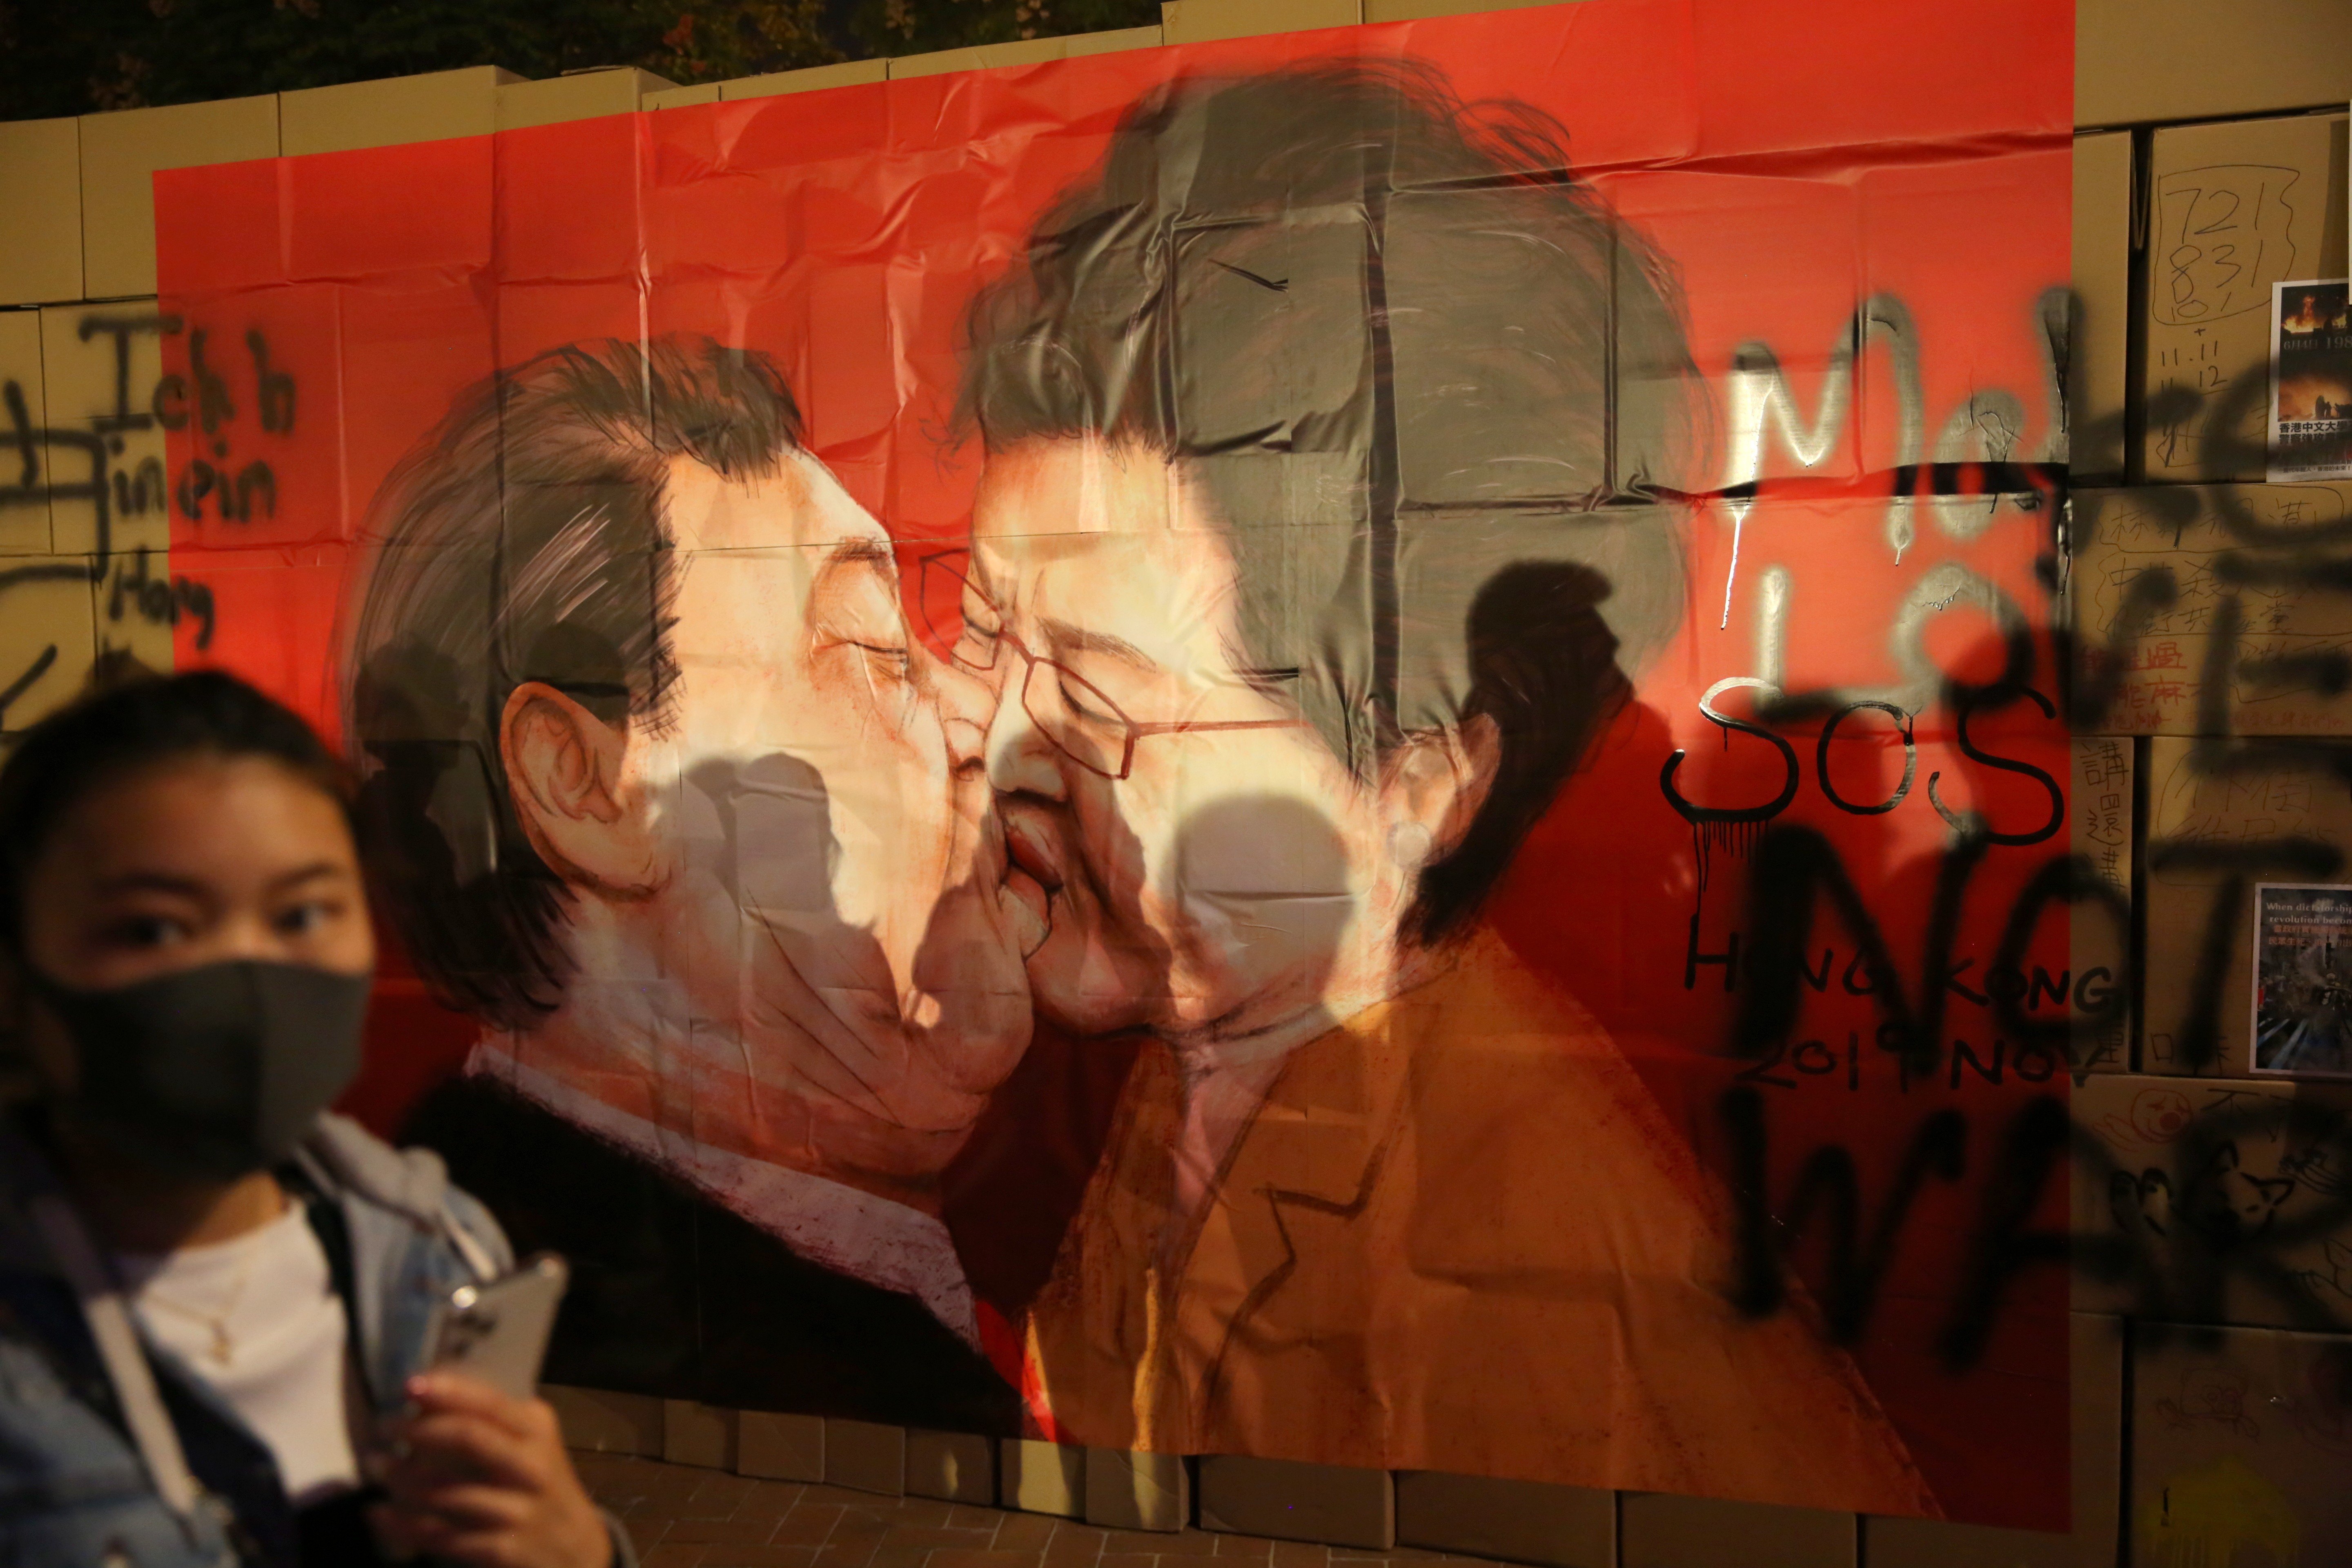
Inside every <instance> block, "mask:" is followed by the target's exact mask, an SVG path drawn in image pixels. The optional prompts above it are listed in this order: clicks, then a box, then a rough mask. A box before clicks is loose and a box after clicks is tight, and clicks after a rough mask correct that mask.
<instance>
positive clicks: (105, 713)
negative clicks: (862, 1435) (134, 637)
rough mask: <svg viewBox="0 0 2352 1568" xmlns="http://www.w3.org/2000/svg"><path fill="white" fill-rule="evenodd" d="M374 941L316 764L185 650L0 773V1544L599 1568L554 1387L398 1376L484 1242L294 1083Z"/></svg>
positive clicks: (308, 750) (471, 1207) (488, 1246)
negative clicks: (192, 663) (175, 672)
mask: <svg viewBox="0 0 2352 1568" xmlns="http://www.w3.org/2000/svg"><path fill="white" fill-rule="evenodd" d="M374 962H375V942H374V937H373V933H372V931H371V930H370V928H369V924H368V914H367V901H366V897H365V893H364V890H363V889H362V883H361V877H360V868H359V860H358V856H357V853H356V851H355V849H354V847H353V842H352V830H351V825H350V819H349V816H348V815H347V812H346V806H345V795H344V792H343V784H342V775H341V772H340V771H339V769H338V768H337V766H336V764H335V763H334V760H333V759H332V757H331V756H330V755H329V753H328V752H327V751H326V748H325V747H324V746H323V745H322V744H321V743H320V741H319V739H318V737H317V736H316V735H314V734H313V733H312V732H311V731H310V728H309V727H308V726H307V725H305V724H304V723H303V721H301V720H300V719H299V718H297V717H296V716H295V715H294V714H293V713H291V712H289V711H288V710H286V709H284V708H281V707H279V706H278V704H277V703H275V702H273V701H271V700H269V699H268V698H266V697H264V696H262V695H261V694H260V693H258V692H257V691H255V690H254V689H251V688H250V687H247V686H246V685H244V684H243V683H242V682H240V681H238V680H236V679H234V678H232V677H229V676H226V675H222V674H218V673H213V672H205V673H197V674H190V675H182V676H176V677H173V678H169V679H161V678H153V677H149V678H144V679H137V680H133V681H130V682H127V683H122V684H119V685H116V686H114V687H113V688H111V689H107V690H104V691H101V692H100V693H99V694H98V695H95V696H92V697H89V698H87V699H85V700H82V701H81V702H79V703H77V704H75V705H74V706H73V707H71V708H68V709H67V710H63V711H61V712H58V713H57V714H54V715H52V716H51V717H49V718H48V719H47V720H45V721H42V722H41V723H39V724H38V725H37V726H35V727H34V728H33V729H32V730H31V731H27V732H26V734H25V735H24V736H23V737H22V738H21V739H20V740H19V741H18V742H17V743H16V749H15V751H14V752H13V753H12V754H11V755H10V756H9V757H8V759H7V762H6V763H5V766H0V1039H5V1040H6V1041H7V1042H8V1044H9V1045H10V1046H11V1047H13V1049H14V1051H15V1052H16V1054H17V1055H19V1056H20V1057H21V1058H23V1059H24V1060H25V1061H26V1063H27V1064H28V1065H29V1066H30V1068H31V1069H32V1073H33V1077H34V1080H35V1083H36V1085H37V1093H36V1095H35V1096H34V1098H33V1099H32V1100H31V1101H30V1102H29V1103H28V1104H24V1105H20V1106H17V1107H16V1108H14V1110H13V1113H9V1114H0V1541H5V1542H6V1545H7V1551H6V1552H5V1553H0V1555H5V1556H6V1557H7V1560H8V1562H10V1563H22V1564H26V1565H27V1568H49V1565H51V1564H56V1565H58V1568H66V1565H68V1564H71V1565H73V1568H85V1565H91V1564H106V1565H109V1568H113V1565H116V1564H121V1565H124V1568H129V1565H131V1564H136V1565H138V1568H183V1565H188V1568H193V1565H195V1564H205V1565H208V1568H209V1565H214V1564H223V1565H226V1564H247V1565H266V1568H280V1565H290V1564H295V1563H305V1564H335V1565H338V1568H340V1565H342V1564H358V1565H362V1568H364V1565H365V1564H368V1563H381V1562H397V1561H402V1560H405V1559H407V1558H410V1557H413V1556H415V1555H418V1554H430V1555H431V1556H433V1557H435V1558H436V1559H440V1560H446V1561H452V1562H457V1563H470V1564H480V1565H483V1568H607V1565H608V1564H615V1563H628V1562H629V1561H630V1560H631V1553H630V1550H629V1547H628V1544H627V1537H626V1535H625V1533H624V1532H623V1531H621V1530H620V1528H619V1527H618V1526H617V1525H616V1524H614V1523H612V1522H611V1521H608V1520H606V1519H605V1518H604V1516H603V1515H601V1514H600V1513H599V1512H598V1511H597V1510H596V1508H595V1506H594V1505H593V1503H592V1502H591V1501H590V1500H589V1499H588V1496H587V1494H586V1493H585V1492H584V1491H583V1489H582V1488H581V1485H580V1481H579V1479H578V1477H577V1476H576V1475H575V1474H574V1473H573V1471H572V1464H571V1461H570V1459H569V1458H567V1457H566V1455H565V1453H564V1451H563V1447H562V1440H561V1437H560V1436H559V1434H558V1431H557V1427H556V1422H555V1417H554V1414H553V1413H552V1412H551V1410H549V1409H548V1407H547V1406H546V1405H543V1404H541V1403H538V1402H536V1401H534V1402H530V1403H519V1402H517V1401H514V1400H510V1399H508V1398H506V1397H505V1396H503V1395H501V1394H498V1393H496V1392H495V1391H493V1390H491V1389H489V1388H488V1387H487V1386H485V1385H483V1384H479V1383H477V1382H473V1381H471V1380H469V1379H467V1378H464V1377H460V1376H455V1375H450V1374H446V1373H445V1374H434V1373H428V1372H427V1370H426V1366H425V1361H426V1358H427V1356H428V1354H429V1347H428V1346H427V1345H426V1344H425V1331H426V1322H427V1320H428V1317H429V1315H430V1313H431V1311H432V1309H433V1307H434V1305H435V1303H436V1302H437V1301H439V1300H443V1299H444V1298H446V1296H447V1294H448V1293H449V1291H450V1290H451V1289H454V1288H456V1287H457V1286H458V1285H461V1284H466V1283H468V1282H474V1281H479V1280H482V1279H488V1278H493V1277H495V1276H496V1275H498V1274H499V1273H502V1272H504V1271H505V1270H506V1269H507V1268H509V1267H511V1260H510V1258H509V1254H508V1250H507V1245H506V1241H505V1238H504V1237H502V1236H501V1235H500V1234H499V1229H498V1226H497V1225H496V1223H495V1222H494V1221H492V1220H491V1219H490V1217H489V1216H488V1214H487V1213H486V1212H485V1211H484V1210H483V1209H482V1208H481V1207H480V1205H477V1204H476V1203H475V1202H474V1201H473V1200H472V1199H470V1198H468V1197H467V1195H466V1194H463V1193H461V1192H458V1191H457V1190H456V1189H455V1188H453V1187H451V1186H449V1185H448V1184H447V1182H446V1179H445V1178H444V1176H443V1173H442V1169H441V1165H440V1163H439V1162H438V1161H437V1160H436V1159H435V1158H434V1157H433V1156H432V1155H430V1154H425V1153H415V1152H411V1153H406V1154H404V1153H400V1152H395V1151H394V1150H392V1149H390V1148H388V1147H386V1146H385V1145H384V1144H383V1143H381V1142H377V1141H376V1140H375V1139H374V1138H373V1137H371V1136H370V1135H369V1134H368V1133H366V1132H364V1131H362V1130H361V1129H360V1128H359V1127H358V1126H357V1125H356V1124H355V1123H353V1122H352V1121H347V1120H345V1119H343V1118H341V1117H338V1116H335V1115H332V1114H330V1113H328V1111H327V1110H326V1107H327V1105H328V1104H329V1102H330V1101H331V1100H333V1099H334V1097H335V1096H336V1095H337V1094H339V1093H340V1092H341V1090H342V1089H343V1088H344V1086H345V1085H346V1084H348V1083H349V1082H350V1080H351V1079H352V1074H353V1073H354V1071H355V1070H356V1069H357V1068H358V1065H359V1049H360V1026H361V1022H362V1016H363V1014H364V1012H365V1010H366V1005H367V994H368V984H369V976H370V973H371V972H372V970H373V966H374Z"/></svg>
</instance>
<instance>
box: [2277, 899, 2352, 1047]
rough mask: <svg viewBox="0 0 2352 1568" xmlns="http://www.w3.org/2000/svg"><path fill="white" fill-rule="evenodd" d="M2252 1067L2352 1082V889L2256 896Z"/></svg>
mask: <svg viewBox="0 0 2352 1568" xmlns="http://www.w3.org/2000/svg"><path fill="white" fill-rule="evenodd" d="M2254 955H2255V962H2254V998H2253V1001H2254V1023H2253V1036H2252V1038H2253V1042H2254V1060H2253V1068H2254V1070H2255V1071H2256V1072H2260V1073H2283V1074H2288V1075H2294V1076H2311V1077H2330V1078H2334V1077H2352V888H2347V887H2343V886H2340V885H2334V886H2313V885H2308V884H2303V883H2287V882H2263V883H2261V884H2259V885H2258V886H2256V888H2255V889H2254Z"/></svg>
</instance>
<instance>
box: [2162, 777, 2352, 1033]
mask: <svg viewBox="0 0 2352 1568" xmlns="http://www.w3.org/2000/svg"><path fill="white" fill-rule="evenodd" d="M2222 754H2223V755H2227V751H2226V749H2225V750H2224V751H2223V752H2222ZM2145 854H2146V857H2147V858H2146V865H2145V868H2144V870H2143V874H2142V878H2141V881H2140V896H2141V898H2142V899H2143V900H2145V901H2146V903H2147V951H2146V954H2145V972H2146V975H2147V978H2146V981H2145V991H2144V993H2143V994H2142V996H2141V1006H2142V1008H2143V1012H2142V1016H2141V1021H2140V1060H2139V1065H2140V1069H2141V1070H2142V1071H2144V1072H2151V1073H2164V1072H2171V1073H2196V1074H2218V1075H2220V1076H2221V1077H2223V1078H2244V1077H2247V1076H2249V1075H2250V1074H2251V1073H2252V1071H2253V1060H2252V1022H2253V989H2252V986H2253V960H2252V953H2253V909H2254V887H2255V885H2256V884H2257V883H2260V882H2336V881H2344V880H2352V872H2347V867H2352V786H2347V784H2346V783H2345V781H2344V779H2343V777H2342V776H2341V775H2340V774H2338V773H2336V772H2334V771H2333V770H2332V769H2330V768H2327V767H2325V766H2320V765H2309V764H2306V765H2289V764H2277V765H2266V766H2263V768H2262V769H2261V770H2260V771H2259V772H2253V771H2245V770H2244V769H2242V768H2233V769H2231V770H2229V771H2217V769H2216V767H2215V766H2214V765H2213V759H2212V758H2211V757H2209V756H2207V755H2205V754H2204V753H2202V752H2200V749H2199V745H2198V743H2197V742H2192V741H2186V740H2177V739H2174V738H2172V737H2170V736H2158V737H2157V738H2156V739H2155V740H2153V741H2151V742H2148V783H2147V846H2146V849H2145Z"/></svg>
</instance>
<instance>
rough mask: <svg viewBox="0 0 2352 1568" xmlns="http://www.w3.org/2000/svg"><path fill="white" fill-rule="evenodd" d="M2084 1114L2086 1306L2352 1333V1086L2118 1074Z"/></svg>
mask: <svg viewBox="0 0 2352 1568" xmlns="http://www.w3.org/2000/svg"><path fill="white" fill-rule="evenodd" d="M2073 1110H2074V1124H2075V1128H2076V1138H2075V1150H2074V1236H2075V1238H2076V1247H2075V1268H2074V1304H2075V1306H2076V1307H2077V1308H2090V1309H2092V1310H2098V1311H2106V1312H2128V1313H2131V1314H2133V1315H2135V1316H2139V1317H2148V1318H2157V1319H2161V1320H2166V1321H2174V1322H2220V1323H2234V1324H2241V1325H2250V1326H2255V1327H2271V1328H2293V1329H2321V1330H2330V1331H2347V1332H2352V1189H2347V1184H2346V1177H2347V1174H2352V1084H2312V1083H2302V1084H2298V1083H2291V1082H2286V1081H2284V1080H2280V1079H2266V1080H2265V1079H2256V1080H2246V1079H2237V1080H2230V1079H2189V1078H2156V1077H2148V1076H2143V1075H2140V1074H2136V1073H2135V1074H2116V1075H2112V1076H2105V1077H2101V1078H2098V1079H2093V1080H2092V1081H2091V1082H2089V1083H2087V1084H2085V1085H2084V1086H2083V1087H2082V1088H2080V1089H2076V1090H2075V1091H2074V1101H2073Z"/></svg>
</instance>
